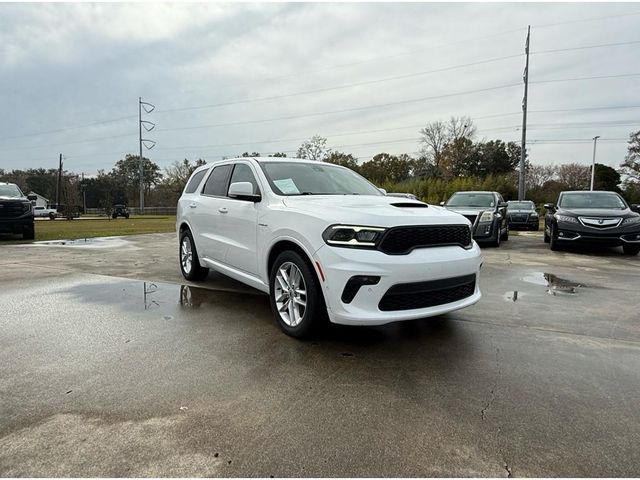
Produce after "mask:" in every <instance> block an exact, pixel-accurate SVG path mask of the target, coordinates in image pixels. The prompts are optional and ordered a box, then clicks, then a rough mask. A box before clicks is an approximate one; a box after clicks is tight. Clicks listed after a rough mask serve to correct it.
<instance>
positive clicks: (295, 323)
mask: <svg viewBox="0 0 640 480" xmlns="http://www.w3.org/2000/svg"><path fill="white" fill-rule="evenodd" d="M269 299H270V300H271V309H272V310H273V312H274V314H275V316H276V319H277V320H278V325H280V328H281V329H282V330H283V331H284V332H285V333H286V334H287V335H290V336H292V337H296V338H304V337H308V336H310V335H311V334H312V333H313V331H314V330H315V329H316V327H317V326H318V324H319V323H320V319H321V317H322V315H323V314H324V312H323V310H324V309H325V306H324V298H323V297H322V292H321V291H320V287H319V286H318V281H317V278H316V276H315V273H314V272H313V271H312V270H311V268H309V265H308V264H307V262H305V261H304V259H303V258H302V257H301V256H300V255H299V254H298V253H297V252H294V251H291V250H288V251H285V252H282V253H281V254H280V255H278V258H276V261H275V262H274V263H273V266H272V267H271V273H270V275H269Z"/></svg>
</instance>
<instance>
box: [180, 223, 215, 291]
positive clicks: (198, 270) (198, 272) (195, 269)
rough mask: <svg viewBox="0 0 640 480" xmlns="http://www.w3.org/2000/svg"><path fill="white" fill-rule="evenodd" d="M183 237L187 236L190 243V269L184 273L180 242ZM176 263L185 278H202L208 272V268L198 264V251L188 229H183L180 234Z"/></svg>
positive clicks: (191, 279)
mask: <svg viewBox="0 0 640 480" xmlns="http://www.w3.org/2000/svg"><path fill="white" fill-rule="evenodd" d="M185 237H188V238H189V242H190V243H191V271H190V272H189V273H186V272H185V271H184V269H183V268H182V242H183V241H184V239H185ZM178 263H179V264H180V271H181V272H182V276H183V277H184V278H186V279H187V280H190V281H193V280H203V279H204V278H205V277H206V276H207V274H208V273H209V269H208V268H204V267H201V266H200V259H199V258H198V251H197V250H196V244H195V242H194V241H193V235H191V232H190V231H189V230H184V231H183V232H182V233H181V234H180V243H179V244H178Z"/></svg>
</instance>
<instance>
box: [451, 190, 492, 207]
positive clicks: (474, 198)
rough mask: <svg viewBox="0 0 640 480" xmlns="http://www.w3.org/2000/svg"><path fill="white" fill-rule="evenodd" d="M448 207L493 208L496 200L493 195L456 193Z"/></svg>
mask: <svg viewBox="0 0 640 480" xmlns="http://www.w3.org/2000/svg"><path fill="white" fill-rule="evenodd" d="M446 205H447V206H448V207H493V206H495V200H494V198H493V195H492V194H491V193H467V192H464V193H454V194H453V196H452V197H451V198H450V199H449V201H448V202H447V203H446Z"/></svg>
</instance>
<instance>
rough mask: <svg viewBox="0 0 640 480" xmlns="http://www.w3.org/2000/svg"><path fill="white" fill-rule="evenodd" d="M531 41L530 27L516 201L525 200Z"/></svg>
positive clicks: (523, 76) (526, 47) (523, 77)
mask: <svg viewBox="0 0 640 480" xmlns="http://www.w3.org/2000/svg"><path fill="white" fill-rule="evenodd" d="M530 40H531V26H528V27H527V42H526V43H525V46H524V52H525V53H526V55H527V60H526V64H525V67H524V74H523V75H522V80H523V81H524V97H523V99H522V144H521V149H522V150H521V151H520V175H519V176H518V177H519V178H518V200H524V198H525V190H524V189H525V174H526V172H525V165H526V162H525V160H526V158H527V100H528V94H529V41H530Z"/></svg>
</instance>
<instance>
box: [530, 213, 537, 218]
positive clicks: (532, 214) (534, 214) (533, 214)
mask: <svg viewBox="0 0 640 480" xmlns="http://www.w3.org/2000/svg"><path fill="white" fill-rule="evenodd" d="M530 215H531V216H532V217H537V216H538V214H537V213H536V212H533V213H531V214H530Z"/></svg>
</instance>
